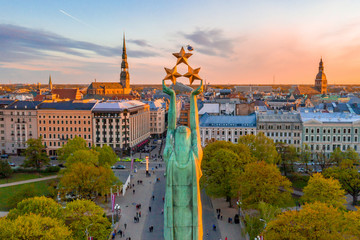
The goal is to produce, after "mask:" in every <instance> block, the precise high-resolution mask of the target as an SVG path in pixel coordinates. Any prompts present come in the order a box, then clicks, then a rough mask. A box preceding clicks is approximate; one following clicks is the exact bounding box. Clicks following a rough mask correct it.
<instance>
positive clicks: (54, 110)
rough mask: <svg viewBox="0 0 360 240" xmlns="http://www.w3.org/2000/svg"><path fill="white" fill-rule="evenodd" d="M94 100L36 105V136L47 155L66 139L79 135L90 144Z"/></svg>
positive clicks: (52, 153)
mask: <svg viewBox="0 0 360 240" xmlns="http://www.w3.org/2000/svg"><path fill="white" fill-rule="evenodd" d="M95 104H96V102H94V101H64V102H43V103H42V104H40V105H39V106H38V110H37V111H38V112H37V113H38V121H37V122H38V124H37V127H38V131H37V132H38V137H42V142H43V144H44V146H45V147H46V152H47V153H48V154H49V155H56V151H57V150H58V149H59V148H60V147H62V146H63V145H64V144H65V143H66V142H67V140H69V139H73V138H75V136H79V137H82V138H84V139H85V141H86V142H87V145H88V147H91V146H92V142H93V141H92V136H93V132H92V114H91V110H92V108H93V107H94V105H95Z"/></svg>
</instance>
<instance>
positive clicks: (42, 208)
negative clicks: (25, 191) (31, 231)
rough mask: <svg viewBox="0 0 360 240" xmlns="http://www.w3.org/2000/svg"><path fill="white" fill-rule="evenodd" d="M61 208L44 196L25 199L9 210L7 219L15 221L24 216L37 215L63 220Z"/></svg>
mask: <svg viewBox="0 0 360 240" xmlns="http://www.w3.org/2000/svg"><path fill="white" fill-rule="evenodd" d="M62 210H63V209H62V207H61V205H60V204H58V203H57V202H55V201H54V200H53V199H51V198H47V197H44V196H41V197H33V198H27V199H25V200H23V201H21V202H19V203H18V204H17V206H16V208H14V209H12V210H10V212H9V214H8V216H7V218H9V219H12V220H14V219H16V218H17V217H19V216H22V215H26V214H30V213H33V214H38V215H40V216H42V217H51V218H57V219H59V220H63V213H62Z"/></svg>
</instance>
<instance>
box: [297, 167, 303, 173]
mask: <svg viewBox="0 0 360 240" xmlns="http://www.w3.org/2000/svg"><path fill="white" fill-rule="evenodd" d="M297 171H298V172H301V173H304V172H305V169H304V168H298V169H297Z"/></svg>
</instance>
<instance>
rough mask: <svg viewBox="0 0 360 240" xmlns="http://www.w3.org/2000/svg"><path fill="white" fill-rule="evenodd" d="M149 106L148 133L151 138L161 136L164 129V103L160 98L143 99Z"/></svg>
mask: <svg viewBox="0 0 360 240" xmlns="http://www.w3.org/2000/svg"><path fill="white" fill-rule="evenodd" d="M143 103H146V104H148V105H149V106H150V134H151V136H152V137H153V138H162V137H163V136H164V133H165V130H166V122H165V119H166V118H165V115H166V103H165V101H164V100H162V99H157V100H155V101H143Z"/></svg>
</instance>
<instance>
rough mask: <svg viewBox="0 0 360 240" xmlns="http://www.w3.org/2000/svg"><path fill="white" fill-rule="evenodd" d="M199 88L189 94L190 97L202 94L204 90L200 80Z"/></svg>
mask: <svg viewBox="0 0 360 240" xmlns="http://www.w3.org/2000/svg"><path fill="white" fill-rule="evenodd" d="M200 81H201V83H200V86H199V87H198V88H196V89H195V90H194V91H192V92H191V95H193V96H196V95H199V94H200V93H202V92H203V90H204V88H203V80H200Z"/></svg>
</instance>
